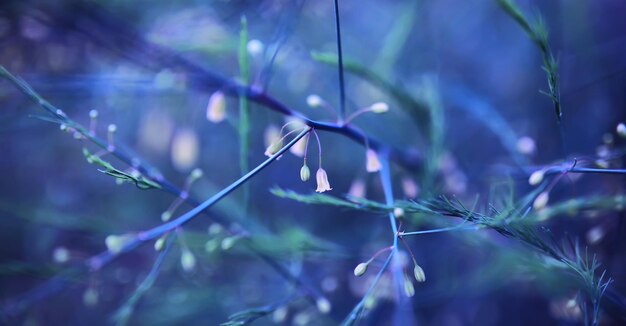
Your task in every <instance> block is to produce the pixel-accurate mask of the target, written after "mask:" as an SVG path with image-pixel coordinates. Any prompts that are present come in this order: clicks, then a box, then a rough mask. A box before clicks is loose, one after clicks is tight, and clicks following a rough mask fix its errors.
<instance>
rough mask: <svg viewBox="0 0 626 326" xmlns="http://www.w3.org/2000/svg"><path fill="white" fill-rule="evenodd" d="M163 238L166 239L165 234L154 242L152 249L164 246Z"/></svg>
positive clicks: (161, 248)
mask: <svg viewBox="0 0 626 326" xmlns="http://www.w3.org/2000/svg"><path fill="white" fill-rule="evenodd" d="M165 240H167V236H162V237H160V238H158V239H157V241H155V242H154V250H156V251H162V250H163V248H165Z"/></svg>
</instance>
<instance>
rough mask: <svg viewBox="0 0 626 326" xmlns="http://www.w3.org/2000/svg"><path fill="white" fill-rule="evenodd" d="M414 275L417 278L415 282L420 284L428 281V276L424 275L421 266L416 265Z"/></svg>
mask: <svg viewBox="0 0 626 326" xmlns="http://www.w3.org/2000/svg"><path fill="white" fill-rule="evenodd" d="M413 275H414V276H415V280H416V281H418V282H420V283H421V282H425V281H426V274H424V270H423V269H422V267H421V266H420V265H417V264H416V265H415V267H414V268H413Z"/></svg>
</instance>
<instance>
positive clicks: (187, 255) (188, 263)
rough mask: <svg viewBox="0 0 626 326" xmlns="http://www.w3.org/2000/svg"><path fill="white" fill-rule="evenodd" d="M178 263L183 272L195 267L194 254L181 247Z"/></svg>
mask: <svg viewBox="0 0 626 326" xmlns="http://www.w3.org/2000/svg"><path fill="white" fill-rule="evenodd" d="M180 265H181V266H182V267H183V270H184V271H185V272H191V271H193V270H194V268H196V256H194V255H193V253H192V252H191V251H189V249H183V251H182V252H181V255H180Z"/></svg>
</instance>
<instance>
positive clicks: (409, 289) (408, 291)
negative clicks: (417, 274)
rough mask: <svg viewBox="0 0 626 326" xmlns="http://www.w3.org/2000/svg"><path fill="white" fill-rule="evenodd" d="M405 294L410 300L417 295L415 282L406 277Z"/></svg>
mask: <svg viewBox="0 0 626 326" xmlns="http://www.w3.org/2000/svg"><path fill="white" fill-rule="evenodd" d="M404 294H405V295H406V296H407V297H409V298H410V297H412V296H414V295H415V287H414V286H413V282H411V280H410V279H409V278H408V277H406V276H405V277H404Z"/></svg>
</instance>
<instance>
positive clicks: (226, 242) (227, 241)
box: [222, 236, 239, 250]
mask: <svg viewBox="0 0 626 326" xmlns="http://www.w3.org/2000/svg"><path fill="white" fill-rule="evenodd" d="M238 240H239V237H238V236H232V237H227V238H224V239H223V240H222V250H229V249H230V248H232V247H234V246H235V244H236V243H237V241H238Z"/></svg>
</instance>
